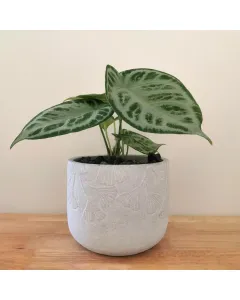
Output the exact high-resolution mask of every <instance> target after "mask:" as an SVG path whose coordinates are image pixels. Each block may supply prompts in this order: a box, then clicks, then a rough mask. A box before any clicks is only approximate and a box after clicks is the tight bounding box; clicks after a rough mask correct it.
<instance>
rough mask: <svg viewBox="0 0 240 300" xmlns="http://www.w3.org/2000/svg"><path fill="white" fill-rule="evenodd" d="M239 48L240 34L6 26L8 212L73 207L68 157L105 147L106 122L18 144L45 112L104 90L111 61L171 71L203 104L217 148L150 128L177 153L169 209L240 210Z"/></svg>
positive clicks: (0, 130) (1, 185)
mask: <svg viewBox="0 0 240 300" xmlns="http://www.w3.org/2000/svg"><path fill="white" fill-rule="evenodd" d="M239 53H240V31H1V32H0V101H1V110H0V115H1V127H0V212H34V213H43V212H45V213H59V212H65V211H66V166H67V160H68V158H70V157H73V156H81V155H96V154H105V148H104V143H103V141H102V138H101V136H100V133H99V129H98V127H95V128H92V129H89V130H87V131H82V132H79V133H74V134H69V135H65V136H60V137H55V138H51V139H45V140H36V141H22V142H20V143H19V144H17V145H16V146H15V147H14V148H13V149H12V150H9V146H10V144H11V142H12V141H13V139H14V138H15V137H16V135H17V134H18V133H19V132H20V130H21V129H22V127H23V126H24V125H25V124H26V123H27V122H28V121H29V120H30V119H31V118H32V117H33V116H35V115H36V114H37V113H39V112H40V111H42V110H44V109H46V108H48V107H50V106H53V105H55V104H57V103H60V102H62V101H63V100H64V99H65V98H68V97H70V96H75V95H79V94H86V93H103V92H104V73H105V67H106V65H107V64H111V65H113V66H114V67H115V68H116V69H117V70H118V71H122V70H126V69H132V68H140V67H143V68H153V69H158V70H161V71H165V72H167V73H170V74H172V75H174V76H176V77H178V78H179V79H180V80H181V81H182V82H183V83H184V84H185V85H186V87H187V88H188V89H189V90H190V91H191V93H192V94H193V96H194V98H195V99H196V101H197V102H198V104H199V105H200V107H201V109H202V113H203V117H204V121H203V126H202V129H203V131H204V132H206V134H207V135H209V136H210V138H211V139H212V140H213V143H214V144H213V146H211V145H210V144H209V143H208V142H207V141H206V140H204V139H203V138H201V137H198V136H188V135H184V136H183V135H179V136H178V135H156V134H146V136H148V137H150V138H152V139H153V140H154V141H155V142H159V143H165V144H167V145H166V146H164V147H162V148H160V153H161V155H162V156H163V157H165V158H168V159H169V170H170V178H169V184H170V193H169V196H170V198H169V201H170V203H169V205H170V213H171V214H179V215H181V214H193V215H240V139H239V130H240V118H239V110H240V98H239V94H240V73H239V70H240V55H239ZM126 128H129V127H128V126H126ZM132 153H134V152H133V151H132Z"/></svg>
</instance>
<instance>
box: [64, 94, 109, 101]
mask: <svg viewBox="0 0 240 300" xmlns="http://www.w3.org/2000/svg"><path fill="white" fill-rule="evenodd" d="M91 99H95V100H99V101H102V102H107V99H106V95H105V94H85V95H78V96H73V97H69V98H67V99H65V100H64V102H66V101H71V100H91Z"/></svg>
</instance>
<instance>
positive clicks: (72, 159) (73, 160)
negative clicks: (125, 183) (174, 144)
mask: <svg viewBox="0 0 240 300" xmlns="http://www.w3.org/2000/svg"><path fill="white" fill-rule="evenodd" d="M97 156H103V157H107V155H82V156H74V157H71V158H68V162H72V163H76V164H82V165H91V166H104V167H117V166H118V167H130V166H131V167H138V166H142V165H145V166H149V165H156V164H161V163H168V159H167V158H165V157H162V161H160V162H155V163H141V164H129V165H111V164H91V163H83V162H80V161H76V159H79V158H82V157H91V158H93V157H97ZM127 157H128V158H129V157H131V158H139V157H147V156H144V155H133V154H131V155H128V156H127Z"/></svg>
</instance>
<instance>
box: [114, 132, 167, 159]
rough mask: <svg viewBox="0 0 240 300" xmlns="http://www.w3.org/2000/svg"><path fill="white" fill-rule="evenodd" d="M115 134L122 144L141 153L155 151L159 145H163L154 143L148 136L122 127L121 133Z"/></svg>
mask: <svg viewBox="0 0 240 300" xmlns="http://www.w3.org/2000/svg"><path fill="white" fill-rule="evenodd" d="M115 136H117V137H119V138H121V140H122V141H123V143H124V144H126V145H128V146H129V147H131V148H133V149H135V150H137V151H139V152H141V153H143V154H149V153H155V152H156V151H157V150H158V148H159V147H160V146H162V145H164V144H156V143H154V142H153V141H151V140H150V139H149V138H147V137H145V136H143V135H141V134H138V133H136V132H132V131H130V130H126V129H122V131H121V134H120V135H115Z"/></svg>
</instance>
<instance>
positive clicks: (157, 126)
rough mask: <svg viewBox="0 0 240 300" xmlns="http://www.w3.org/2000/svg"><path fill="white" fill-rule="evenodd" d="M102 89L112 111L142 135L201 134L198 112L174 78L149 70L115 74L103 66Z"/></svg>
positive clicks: (190, 97) (190, 98) (184, 88)
mask: <svg viewBox="0 0 240 300" xmlns="http://www.w3.org/2000/svg"><path fill="white" fill-rule="evenodd" d="M105 90H106V96H107V100H108V101H109V103H110V104H111V105H112V107H113V109H114V111H115V112H116V113H117V114H118V115H119V116H120V117H121V118H122V119H123V120H124V121H125V122H127V123H128V124H130V125H131V126H133V127H134V128H136V129H138V130H140V131H143V132H152V133H163V134H196V135H199V136H202V137H204V138H206V139H207V140H208V141H209V142H210V143H212V142H211V140H210V138H209V137H208V136H207V135H206V134H205V133H204V132H203V131H202V129H201V124H202V121H203V118H202V112H201V109H200V107H199V105H198V104H197V103H196V101H195V100H194V98H193V96H192V95H191V94H190V92H189V91H188V90H187V88H186V87H185V86H184V85H183V84H182V83H181V82H180V81H179V80H178V79H177V78H175V77H173V76H172V75H169V74H167V73H164V72H161V71H157V70H152V69H132V70H126V71H124V72H121V73H119V72H118V71H117V70H116V69H114V68H113V67H112V66H109V65H108V66H107V68H106V74H105Z"/></svg>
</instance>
